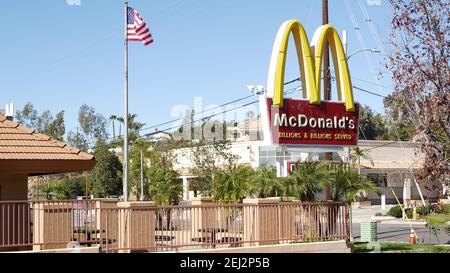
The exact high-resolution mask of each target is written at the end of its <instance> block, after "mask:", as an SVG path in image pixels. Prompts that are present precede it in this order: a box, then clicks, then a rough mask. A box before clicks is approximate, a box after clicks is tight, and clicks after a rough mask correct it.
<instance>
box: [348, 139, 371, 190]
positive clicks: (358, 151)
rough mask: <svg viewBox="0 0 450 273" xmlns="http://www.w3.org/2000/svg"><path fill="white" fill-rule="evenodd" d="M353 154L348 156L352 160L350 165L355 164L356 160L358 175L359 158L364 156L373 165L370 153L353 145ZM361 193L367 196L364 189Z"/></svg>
mask: <svg viewBox="0 0 450 273" xmlns="http://www.w3.org/2000/svg"><path fill="white" fill-rule="evenodd" d="M352 150H353V153H354V154H353V155H350V158H351V160H352V165H355V161H358V175H361V158H364V159H365V160H367V161H369V162H370V164H371V165H372V167H373V165H374V164H373V159H372V157H371V156H370V155H368V154H366V153H365V152H364V151H363V150H361V148H359V147H354V148H353V149H352ZM363 195H364V196H365V197H367V193H366V191H363Z"/></svg>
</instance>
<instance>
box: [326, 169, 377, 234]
mask: <svg viewBox="0 0 450 273" xmlns="http://www.w3.org/2000/svg"><path fill="white" fill-rule="evenodd" d="M328 183H329V184H328V185H329V186H330V187H331V190H332V199H333V201H339V200H343V201H344V202H345V204H346V205H347V206H348V209H349V222H350V229H349V231H350V240H353V237H352V208H351V204H352V202H353V201H355V198H357V197H358V196H359V194H360V193H361V192H366V191H371V192H375V193H378V192H379V190H378V188H377V187H376V186H375V185H374V184H373V183H372V182H371V181H369V180H366V179H363V178H362V177H361V176H360V175H359V174H358V173H356V172H354V171H352V170H350V169H349V168H347V166H346V164H344V163H342V162H340V163H337V164H336V165H335V172H334V173H333V175H332V179H331V180H329V182H328ZM335 215H337V214H335Z"/></svg>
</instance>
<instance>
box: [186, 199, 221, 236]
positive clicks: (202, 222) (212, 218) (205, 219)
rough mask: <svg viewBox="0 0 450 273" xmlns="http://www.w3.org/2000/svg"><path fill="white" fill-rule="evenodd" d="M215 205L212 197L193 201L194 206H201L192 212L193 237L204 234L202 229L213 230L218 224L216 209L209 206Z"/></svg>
mask: <svg viewBox="0 0 450 273" xmlns="http://www.w3.org/2000/svg"><path fill="white" fill-rule="evenodd" d="M208 205H209V206H211V205H215V203H214V202H213V200H212V198H211V197H195V198H193V199H192V206H201V207H196V208H192V210H191V219H192V221H191V226H192V234H193V237H197V236H199V235H201V234H202V233H201V232H199V230H200V229H205V228H213V227H215V224H216V219H217V214H216V209H214V208H213V207H207V206H208Z"/></svg>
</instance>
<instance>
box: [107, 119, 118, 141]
mask: <svg viewBox="0 0 450 273" xmlns="http://www.w3.org/2000/svg"><path fill="white" fill-rule="evenodd" d="M109 120H111V121H112V127H113V139H116V128H115V127H114V121H117V116H116V115H111V116H110V117H109Z"/></svg>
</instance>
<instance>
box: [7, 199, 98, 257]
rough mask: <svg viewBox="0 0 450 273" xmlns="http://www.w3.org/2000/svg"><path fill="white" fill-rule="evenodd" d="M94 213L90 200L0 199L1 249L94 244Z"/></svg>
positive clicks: (93, 203) (93, 205)
mask: <svg viewBox="0 0 450 273" xmlns="http://www.w3.org/2000/svg"><path fill="white" fill-rule="evenodd" d="M95 214H96V209H95V201H93V200H70V201H0V250H4V249H20V248H25V247H30V246H35V247H38V248H40V249H45V248H57V247H61V248H65V247H66V245H67V243H68V242H71V241H77V242H78V243H80V244H91V243H95V238H93V237H91V236H90V235H91V234H90V233H89V232H88V231H89V230H92V229H93V228H94V227H95V225H96V217H95Z"/></svg>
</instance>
